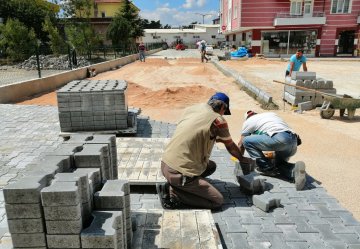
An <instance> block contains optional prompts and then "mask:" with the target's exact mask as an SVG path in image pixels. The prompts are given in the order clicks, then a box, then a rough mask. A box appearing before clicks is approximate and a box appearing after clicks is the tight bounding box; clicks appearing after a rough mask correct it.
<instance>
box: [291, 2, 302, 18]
mask: <svg viewBox="0 0 360 249" xmlns="http://www.w3.org/2000/svg"><path fill="white" fill-rule="evenodd" d="M301 9H302V1H299V0H296V1H291V5H290V15H296V16H299V15H301Z"/></svg>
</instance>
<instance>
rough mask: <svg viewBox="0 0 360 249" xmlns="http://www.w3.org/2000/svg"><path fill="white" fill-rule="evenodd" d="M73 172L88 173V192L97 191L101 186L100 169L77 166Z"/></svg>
mask: <svg viewBox="0 0 360 249" xmlns="http://www.w3.org/2000/svg"><path fill="white" fill-rule="evenodd" d="M73 174H75V175H84V174H87V175H88V179H89V185H90V193H94V192H96V191H98V189H99V188H100V187H101V184H102V181H101V174H100V169H97V168H78V169H76V170H75V171H74V172H73Z"/></svg>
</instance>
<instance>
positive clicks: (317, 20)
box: [274, 12, 359, 26]
mask: <svg viewBox="0 0 360 249" xmlns="http://www.w3.org/2000/svg"><path fill="white" fill-rule="evenodd" d="M358 21H359V19H358ZM325 23H326V17H325V13H324V12H314V13H312V14H311V15H291V14H290V13H289V12H286V13H285V12H283V13H277V14H276V16H275V19H274V26H288V25H292V26H293V25H314V24H315V25H316V24H325Z"/></svg>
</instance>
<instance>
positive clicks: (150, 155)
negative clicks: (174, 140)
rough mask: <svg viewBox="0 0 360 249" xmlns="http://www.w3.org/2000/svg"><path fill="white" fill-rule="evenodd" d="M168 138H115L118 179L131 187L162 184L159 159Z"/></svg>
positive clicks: (162, 178) (162, 177)
mask: <svg viewBox="0 0 360 249" xmlns="http://www.w3.org/2000/svg"><path fill="white" fill-rule="evenodd" d="M169 141H170V139H169V138H129V137H121V138H116V147H117V157H118V177H119V179H124V180H128V181H129V183H130V184H131V185H155V184H156V183H158V182H164V181H165V178H164V176H163V175H162V173H161V158H162V154H163V152H164V149H165V147H166V145H167V144H168V143H169Z"/></svg>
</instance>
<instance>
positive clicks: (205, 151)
mask: <svg viewBox="0 0 360 249" xmlns="http://www.w3.org/2000/svg"><path fill="white" fill-rule="evenodd" d="M229 102H230V100H229V97H228V96H227V95H226V94H224V93H221V92H218V93H216V94H215V95H213V96H212V97H211V98H210V99H209V101H208V102H207V103H202V104H197V105H194V106H190V107H188V108H187V109H186V110H185V112H184V114H183V116H182V117H181V118H180V121H179V123H178V125H177V127H176V130H175V134H174V135H173V137H172V139H171V140H170V143H169V144H168V145H167V147H166V149H165V152H164V154H163V157H162V161H161V171H162V173H163V175H164V176H165V178H166V180H167V182H166V183H158V184H157V185H156V190H157V192H158V194H159V197H160V201H161V205H162V206H163V208H165V209H177V208H183V207H189V206H191V207H195V208H206V209H216V208H219V207H221V205H222V204H223V201H224V197H223V195H222V194H221V193H220V191H219V190H217V189H216V188H215V187H214V186H213V185H212V184H211V183H210V182H208V181H207V180H206V179H205V177H207V176H210V175H211V174H213V173H214V172H215V170H216V163H215V162H214V161H211V160H209V158H210V154H211V151H212V149H213V146H214V144H215V142H220V143H223V144H224V145H225V147H226V149H227V151H228V152H229V153H230V154H231V155H232V156H234V157H236V158H237V159H238V160H239V161H241V162H244V163H250V162H252V160H251V159H250V158H245V157H243V156H242V155H241V153H240V149H239V147H238V146H237V145H236V144H235V143H234V142H233V140H232V138H231V136H230V133H229V128H228V124H227V122H226V120H225V119H224V118H223V115H231V113H230V109H229V105H230V103H229Z"/></svg>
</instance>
